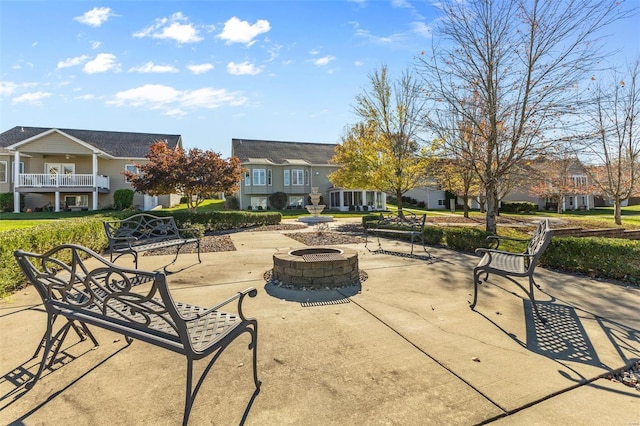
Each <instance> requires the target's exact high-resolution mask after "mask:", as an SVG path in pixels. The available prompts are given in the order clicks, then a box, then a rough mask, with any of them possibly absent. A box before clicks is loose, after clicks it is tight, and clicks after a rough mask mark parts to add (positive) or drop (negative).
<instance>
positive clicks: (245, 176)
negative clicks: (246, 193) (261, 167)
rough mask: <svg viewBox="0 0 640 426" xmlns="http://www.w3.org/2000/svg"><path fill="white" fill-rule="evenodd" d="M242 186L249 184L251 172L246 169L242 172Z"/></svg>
mask: <svg viewBox="0 0 640 426" xmlns="http://www.w3.org/2000/svg"><path fill="white" fill-rule="evenodd" d="M244 186H251V173H249V171H248V170H247V171H246V172H245V174H244Z"/></svg>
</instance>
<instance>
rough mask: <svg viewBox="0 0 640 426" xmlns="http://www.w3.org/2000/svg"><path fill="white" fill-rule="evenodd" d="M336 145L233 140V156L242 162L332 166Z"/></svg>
mask: <svg viewBox="0 0 640 426" xmlns="http://www.w3.org/2000/svg"><path fill="white" fill-rule="evenodd" d="M335 147H336V145H335V144H326V143H308V142H279V141H263V140H252V139H232V140H231V155H233V156H235V157H238V158H239V159H240V161H241V162H243V163H247V162H249V159H260V158H264V159H267V160H269V161H271V162H273V163H275V164H287V163H289V164H290V163H291V162H292V160H304V161H306V162H308V163H310V164H315V165H319V164H327V165H328V164H330V163H329V160H330V159H331V158H332V157H333V156H334V154H335V151H334V150H335Z"/></svg>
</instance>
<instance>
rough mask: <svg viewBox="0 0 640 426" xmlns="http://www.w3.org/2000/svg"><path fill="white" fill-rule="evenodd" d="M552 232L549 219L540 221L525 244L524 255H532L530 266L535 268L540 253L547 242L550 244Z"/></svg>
mask: <svg viewBox="0 0 640 426" xmlns="http://www.w3.org/2000/svg"><path fill="white" fill-rule="evenodd" d="M551 237H552V231H551V225H550V224H549V219H544V220H541V221H540V223H539V224H538V227H537V228H536V231H535V232H534V234H533V237H531V240H529V244H527V250H526V251H525V253H526V254H530V255H533V259H531V260H530V264H531V265H533V266H535V264H536V263H537V261H538V259H540V256H542V253H543V252H544V251H545V249H546V248H547V246H548V245H549V242H551Z"/></svg>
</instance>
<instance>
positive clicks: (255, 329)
mask: <svg viewBox="0 0 640 426" xmlns="http://www.w3.org/2000/svg"><path fill="white" fill-rule="evenodd" d="M250 334H251V343H249V349H253V382H254V383H255V385H256V389H258V391H259V390H260V386H261V385H262V382H261V381H260V380H258V321H254V322H253V332H250Z"/></svg>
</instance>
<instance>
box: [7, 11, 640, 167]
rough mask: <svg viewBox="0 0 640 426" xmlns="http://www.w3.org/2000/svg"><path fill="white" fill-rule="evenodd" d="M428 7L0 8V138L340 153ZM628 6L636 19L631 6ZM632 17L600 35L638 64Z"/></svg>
mask: <svg viewBox="0 0 640 426" xmlns="http://www.w3.org/2000/svg"><path fill="white" fill-rule="evenodd" d="M435 4H437V3H436V2H435V0H433V1H431V0H351V1H349V0H343V1H341V0H286V1H285V0H281V1H274V0H261V1H245V0H236V1H224V0H223V1H213V0H211V1H205V0H201V1H168V0H156V1H151V0H138V1H122V0H120V1H85V0H82V1H81V0H75V1H55V0H54V1H51V0H48V1H33V0H0V131H5V130H8V129H10V128H13V127H15V126H33V127H55V128H73V129H90V130H107V131H125V132H141V133H165V134H179V135H182V140H183V145H184V146H185V147H186V148H194V147H197V148H200V149H207V150H213V151H215V152H218V153H221V154H222V155H223V156H224V157H228V156H230V155H231V139H233V138H238V139H262V140H278V141H295V142H319V143H339V142H340V137H341V136H342V135H343V132H344V129H345V127H346V126H347V125H349V124H352V123H355V122H356V121H357V117H356V116H355V114H354V113H353V105H354V103H355V97H356V96H357V95H358V94H360V93H361V92H362V90H363V89H365V88H366V87H368V81H369V80H368V75H369V74H370V73H372V72H373V71H375V70H376V69H379V68H380V66H381V65H387V66H388V67H389V70H390V72H391V74H392V76H393V75H395V76H398V75H399V74H400V73H401V72H402V71H403V70H405V69H407V68H408V67H412V66H413V65H414V64H415V63H416V61H415V58H416V57H417V56H419V55H420V52H421V51H424V50H426V49H427V48H428V46H429V45H430V44H431V42H432V29H433V28H434V26H435V25H436V23H437V16H438V15H437V9H436V7H435V6H434V5H435ZM623 6H624V7H634V6H636V7H640V0H629V1H628V2H627V3H625V4H623ZM638 28H640V19H639V15H636V16H635V17H633V18H631V19H627V20H625V21H623V22H619V23H617V24H616V25H615V27H612V28H611V29H610V33H607V37H608V39H607V40H608V46H612V47H614V48H615V49H617V50H619V51H620V52H619V53H618V54H617V55H614V56H612V57H611V58H610V60H611V61H612V63H619V64H623V63H624V62H625V61H627V60H630V59H631V58H632V57H633V56H634V55H640V35H639V34H640V32H639V30H638Z"/></svg>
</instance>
